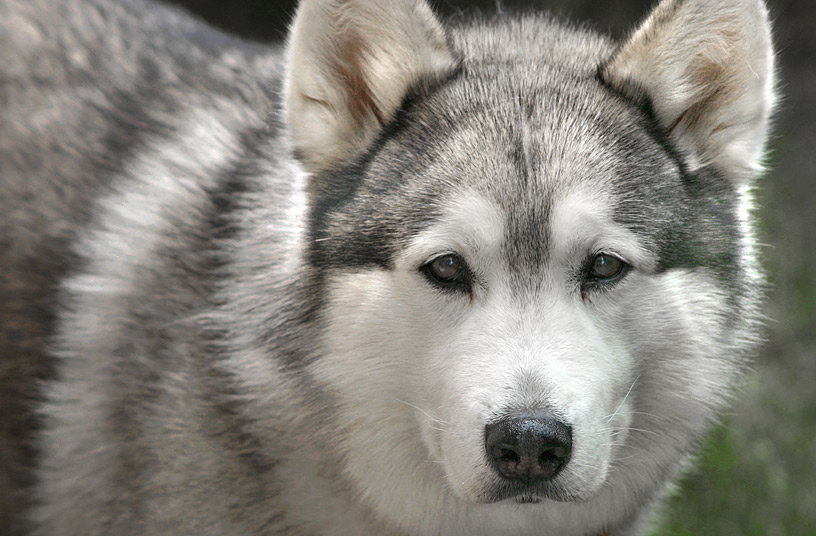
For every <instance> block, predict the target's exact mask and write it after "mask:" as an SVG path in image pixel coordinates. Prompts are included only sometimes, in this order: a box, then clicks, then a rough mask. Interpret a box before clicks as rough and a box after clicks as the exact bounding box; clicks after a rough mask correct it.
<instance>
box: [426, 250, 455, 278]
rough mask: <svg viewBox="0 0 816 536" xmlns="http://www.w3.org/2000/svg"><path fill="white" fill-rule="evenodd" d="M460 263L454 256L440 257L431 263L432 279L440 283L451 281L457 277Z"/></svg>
mask: <svg viewBox="0 0 816 536" xmlns="http://www.w3.org/2000/svg"><path fill="white" fill-rule="evenodd" d="M461 266H462V261H461V260H460V259H459V257H457V256H456V255H442V256H441V257H437V258H436V259H434V260H433V261H432V262H431V271H432V272H433V275H434V277H436V278H437V279H440V280H442V281H453V280H454V279H456V276H457V275H459V270H461Z"/></svg>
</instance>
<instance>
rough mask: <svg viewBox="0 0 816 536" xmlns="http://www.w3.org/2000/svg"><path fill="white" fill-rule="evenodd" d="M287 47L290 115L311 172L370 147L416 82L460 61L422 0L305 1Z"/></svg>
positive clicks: (297, 147)
mask: <svg viewBox="0 0 816 536" xmlns="http://www.w3.org/2000/svg"><path fill="white" fill-rule="evenodd" d="M288 46H289V48H288V56H289V57H288V60H289V61H288V69H289V70H288V72H287V78H286V96H285V103H286V121H287V125H288V128H289V131H290V134H291V136H292V139H293V142H294V145H295V150H296V152H297V155H298V156H299V157H300V159H301V161H302V162H303V163H304V164H305V166H306V168H307V169H309V170H310V171H318V170H321V169H325V168H328V167H331V166H332V164H334V163H335V162H337V161H338V160H341V159H343V158H346V157H348V156H349V155H351V154H353V153H354V152H355V151H358V150H360V149H361V148H362V147H365V146H367V145H368V144H369V143H371V141H372V140H373V139H374V138H375V137H376V135H377V133H378V132H379V130H380V129H381V128H382V126H383V125H384V124H386V123H387V122H388V121H389V120H391V119H392V118H393V117H394V114H395V113H396V111H397V109H398V108H399V106H400V104H401V103H402V101H403V99H404V98H405V95H406V94H407V92H408V91H409V89H410V88H411V87H412V86H414V85H415V84H417V83H419V82H420V81H421V80H430V79H435V78H439V77H442V76H444V75H445V74H446V73H448V72H450V71H451V70H453V69H454V68H455V66H456V61H455V59H454V55H453V54H452V53H451V51H450V49H449V47H448V43H447V39H446V35H445V32H444V30H443V28H442V25H441V24H440V23H439V21H438V20H437V18H436V17H435V15H434V14H433V12H432V11H431V9H430V8H429V7H428V5H427V4H426V3H425V1H424V0H305V1H303V2H301V5H300V7H299V9H298V12H297V16H296V17H295V22H294V24H293V27H292V31H291V34H290V38H289V45H288Z"/></svg>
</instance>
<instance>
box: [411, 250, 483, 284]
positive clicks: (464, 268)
mask: <svg viewBox="0 0 816 536" xmlns="http://www.w3.org/2000/svg"><path fill="white" fill-rule="evenodd" d="M448 256H453V257H456V258H457V259H458V260H459V271H458V272H457V274H456V276H454V277H452V278H443V277H440V276H439V275H438V274H436V272H435V271H434V269H433V263H434V262H436V261H437V260H439V259H441V258H443V257H448ZM419 272H420V273H421V274H422V275H424V276H425V278H426V279H427V280H428V281H429V282H430V283H431V284H432V285H433V286H435V287H436V288H438V289H440V290H443V291H446V292H462V293H466V294H469V293H470V292H471V288H472V283H473V274H472V273H471V271H470V268H469V267H468V264H467V262H466V261H465V259H464V258H463V257H462V256H461V255H459V254H457V253H453V252H446V253H440V254H438V255H434V256H433V257H432V258H431V259H430V260H429V261H428V262H426V263H425V264H423V265H422V266H420V267H419Z"/></svg>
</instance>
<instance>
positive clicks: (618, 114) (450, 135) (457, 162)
mask: <svg viewBox="0 0 816 536" xmlns="http://www.w3.org/2000/svg"><path fill="white" fill-rule="evenodd" d="M510 70H515V67H511V68H510ZM560 77H561V78H562V79H563V80H560V81H559V80H558V79H557V77H555V76H553V77H549V78H547V77H537V78H536V79H530V78H529V77H527V78H522V79H521V80H515V79H513V78H512V77H494V78H492V79H486V78H485V77H484V73H482V72H477V73H474V74H473V75H471V76H470V77H468V76H465V77H464V79H463V80H461V81H458V82H457V83H456V84H452V85H451V87H450V88H446V91H443V92H441V94H440V95H439V98H440V99H444V100H445V101H446V102H447V103H448V106H450V105H449V103H451V102H454V103H457V104H456V108H455V109H453V110H451V109H450V107H449V108H448V109H447V110H445V111H444V112H443V111H441V110H440V111H435V117H444V116H445V114H448V117H446V118H445V120H446V121H447V124H448V125H452V126H451V127H450V128H449V129H448V131H447V135H446V136H445V137H444V139H443V140H442V141H441V142H440V143H439V144H438V145H437V146H436V147H434V148H433V151H434V152H435V153H436V154H435V156H436V157H435V158H433V159H432V163H431V165H430V167H429V169H428V173H427V174H426V175H425V176H426V177H427V178H428V180H431V181H439V180H441V181H444V182H445V183H446V184H449V185H451V186H452V187H451V190H452V192H450V195H448V196H446V198H447V199H449V200H450V201H449V202H448V203H449V205H450V206H452V207H459V206H462V205H461V202H460V200H461V199H462V198H463V197H465V196H468V195H470V196H472V195H479V196H481V198H482V199H483V200H484V202H483V203H481V206H487V205H490V206H492V207H494V208H495V210H496V211H498V212H499V213H500V214H501V215H502V219H503V222H504V229H505V237H504V244H505V248H506V254H507V255H509V256H511V257H516V262H514V264H517V265H519V266H521V265H529V264H533V265H540V264H541V263H542V262H544V260H545V259H544V256H545V255H546V254H547V252H548V250H549V245H550V242H551V240H552V236H551V234H552V233H551V223H552V221H551V220H552V219H551V214H552V212H553V210H554V209H555V208H557V206H558V205H559V204H561V203H563V202H564V201H565V200H567V199H569V205H570V206H572V207H574V208H575V209H576V210H580V209H581V207H582V204H581V203H580V201H576V199H578V200H580V199H585V200H586V201H587V203H585V204H584V206H585V207H586V211H587V213H589V212H591V211H592V210H598V211H601V212H603V213H604V214H605V215H607V216H608V215H610V214H611V213H612V212H613V211H614V208H615V207H616V206H617V204H618V200H619V198H620V197H621V195H622V194H623V192H625V190H626V187H625V185H624V184H623V183H624V181H625V177H626V175H627V174H629V175H631V174H632V173H633V172H636V171H633V169H634V168H635V167H637V166H633V165H632V162H630V161H628V159H627V153H630V152H631V147H629V148H626V149H625V150H624V149H623V148H622V146H623V145H627V144H629V145H632V139H633V133H632V123H633V118H632V115H633V114H632V112H631V111H629V110H626V109H625V107H624V106H623V105H622V104H621V103H620V102H618V101H617V100H616V99H615V98H614V97H613V96H611V95H608V94H606V93H605V90H604V88H602V87H601V86H600V84H598V83H597V82H596V81H595V80H593V79H589V78H584V79H578V78H577V77H574V76H573V78H572V80H569V79H568V78H569V77H568V76H566V75H564V74H563V73H561V75H560ZM446 92H449V93H450V94H448V95H445V93H446ZM465 96H467V98H466V99H465V98H463V97H465ZM635 137H637V136H635ZM637 143H641V144H643V145H644V146H648V145H649V140H648V139H647V138H646V137H643V139H641V140H638V141H637ZM635 144H636V143H635ZM650 149H653V147H651V148H650ZM644 150H646V147H644ZM647 152H648V151H647ZM629 156H631V155H629ZM658 160H659V159H658ZM653 162H654V161H653ZM454 209H455V208H454ZM443 212H444V211H443ZM473 217H474V218H479V215H478V214H476V213H474V214H473Z"/></svg>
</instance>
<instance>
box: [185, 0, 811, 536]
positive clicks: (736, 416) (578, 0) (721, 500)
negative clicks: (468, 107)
mask: <svg viewBox="0 0 816 536" xmlns="http://www.w3.org/2000/svg"><path fill="white" fill-rule="evenodd" d="M177 3H180V4H183V5H185V6H186V7H187V8H189V9H191V10H193V11H195V12H198V13H199V14H201V15H202V16H203V17H204V18H206V19H208V20H209V21H210V22H212V23H213V24H215V25H216V26H220V27H222V28H224V29H227V30H229V31H232V32H234V33H238V34H241V35H243V36H246V37H251V38H254V39H258V40H263V41H273V40H281V39H282V38H283V37H284V36H285V34H286V25H287V23H288V21H289V20H290V18H291V15H292V13H293V11H294V4H295V3H294V2H293V1H283V2H281V1H276V0H232V1H230V2H226V1H223V0H177ZM434 5H435V6H436V8H437V9H438V10H439V11H441V12H443V13H446V14H458V13H464V14H468V13H473V12H477V11H483V12H492V11H494V10H495V9H496V8H497V5H498V4H497V2H496V1H495V0H481V1H462V0H457V1H453V0H437V1H436V2H434ZM651 5H652V2H650V1H647V0H541V1H539V2H533V1H529V0H528V1H526V2H524V1H511V0H503V1H502V2H501V6H502V7H503V8H504V9H508V8H513V7H515V6H522V7H531V6H532V7H535V8H541V9H549V10H552V11H554V12H557V13H561V14H564V15H567V16H569V17H572V18H575V19H580V20H586V21H590V22H592V23H593V25H594V26H595V27H596V28H597V29H599V30H602V31H607V32H611V33H612V34H613V35H615V36H618V37H621V36H623V35H625V33H626V31H627V30H628V29H630V28H631V27H632V26H633V25H634V24H635V23H636V22H637V21H638V20H640V19H641V18H642V17H643V16H644V15H645V14H646V13H647V12H648V10H649V8H650V6H651ZM769 5H770V10H771V16H772V19H773V21H774V29H775V41H776V46H777V50H778V54H779V75H780V79H781V81H780V84H779V89H780V91H781V94H782V100H781V102H780V104H779V108H778V111H777V115H776V128H775V135H774V138H773V140H772V142H771V144H770V149H771V151H770V155H769V156H770V159H769V171H768V172H767V174H766V175H765V177H764V178H763V179H762V180H761V181H760V182H759V185H758V186H759V188H758V191H757V194H758V195H757V197H758V200H759V205H760V210H759V215H760V217H761V239H762V242H763V243H764V244H765V247H764V248H763V250H764V256H765V264H766V269H767V271H768V273H769V276H770V283H771V290H770V296H769V297H770V299H769V302H768V304H767V316H768V318H769V321H768V343H767V344H766V345H765V347H764V350H763V352H762V354H761V355H760V357H759V359H758V360H757V361H756V363H755V366H754V373H753V374H752V375H750V376H749V378H748V380H747V381H746V383H745V385H744V386H743V388H742V390H741V392H740V393H739V397H738V398H737V400H736V402H735V404H734V406H733V409H732V411H731V412H730V413H729V414H728V415H726V416H725V418H724V419H723V424H722V425H721V426H719V427H718V428H717V429H716V430H714V431H713V433H712V434H711V435H710V436H709V438H708V440H707V441H706V443H705V445H704V449H703V455H702V456H701V459H700V463H699V464H698V466H697V467H695V468H694V469H693V470H692V472H691V473H689V474H688V476H687V477H686V478H685V479H684V480H683V481H681V483H680V485H679V487H678V491H677V493H676V494H675V495H674V496H673V498H672V500H671V501H670V502H669V504H668V505H667V507H666V509H665V511H664V512H663V513H662V516H661V518H660V520H659V521H658V523H657V525H656V527H655V529H654V531H653V534H654V535H661V536H664V535H677V536H686V535H720V536H731V535H735V536H737V535H739V536H742V535H746V536H783V535H816V474H814V473H815V471H814V469H816V385H815V384H816V247H814V241H815V240H814V238H812V234H813V233H814V232H816V0H769Z"/></svg>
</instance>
